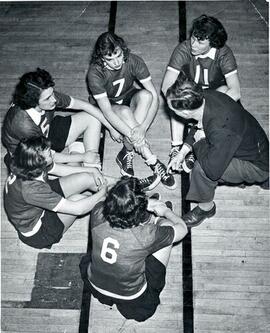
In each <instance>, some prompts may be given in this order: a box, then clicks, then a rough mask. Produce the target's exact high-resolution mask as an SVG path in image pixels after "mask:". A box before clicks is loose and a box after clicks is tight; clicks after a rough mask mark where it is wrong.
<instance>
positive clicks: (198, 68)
mask: <svg viewBox="0 0 270 333" xmlns="http://www.w3.org/2000/svg"><path fill="white" fill-rule="evenodd" d="M167 69H168V70H172V71H175V72H177V73H179V72H180V70H181V69H182V70H184V72H185V73H186V74H187V75H188V76H189V77H191V78H192V79H193V80H194V81H195V82H196V83H200V84H201V85H202V86H203V88H210V89H217V88H218V87H220V86H222V85H226V79H225V78H226V77H228V76H229V75H231V74H233V73H236V72H237V64H236V60H235V57H234V55H233V53H232V50H231V49H230V48H229V47H228V46H227V45H225V46H224V47H222V48H220V49H215V48H211V50H210V51H209V52H208V53H207V54H206V55H200V56H193V55H192V54H191V45H190V40H186V41H184V42H183V43H181V44H178V45H177V46H176V48H175V49H174V51H173V53H172V55H171V58H170V61H169V64H168V67H167Z"/></svg>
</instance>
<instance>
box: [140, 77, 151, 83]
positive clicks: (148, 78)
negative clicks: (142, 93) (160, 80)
mask: <svg viewBox="0 0 270 333" xmlns="http://www.w3.org/2000/svg"><path fill="white" fill-rule="evenodd" d="M151 80H152V78H151V76H148V77H147V78H146V79H142V80H139V81H140V82H141V83H144V82H148V81H151Z"/></svg>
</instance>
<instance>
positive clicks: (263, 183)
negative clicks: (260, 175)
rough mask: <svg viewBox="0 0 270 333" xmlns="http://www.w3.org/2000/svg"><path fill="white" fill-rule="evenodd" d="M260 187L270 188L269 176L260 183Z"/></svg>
mask: <svg viewBox="0 0 270 333" xmlns="http://www.w3.org/2000/svg"><path fill="white" fill-rule="evenodd" d="M260 187H261V188H262V189H263V190H269V178H267V179H266V180H265V181H264V182H262V183H260Z"/></svg>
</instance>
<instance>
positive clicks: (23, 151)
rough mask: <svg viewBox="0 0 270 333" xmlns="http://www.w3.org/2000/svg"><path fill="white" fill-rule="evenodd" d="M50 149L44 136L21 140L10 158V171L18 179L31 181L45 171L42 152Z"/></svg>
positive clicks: (48, 142)
mask: <svg viewBox="0 0 270 333" xmlns="http://www.w3.org/2000/svg"><path fill="white" fill-rule="evenodd" d="M48 148H50V141H49V140H48V139H47V138H45V137H44V136H38V137H32V138H29V139H22V140H21V141H20V142H19V143H18V145H17V147H16V150H15V152H14V154H13V156H12V158H11V165H10V170H11V172H12V173H13V174H15V175H16V176H17V177H18V178H21V179H23V180H32V179H34V178H36V177H39V176H40V175H41V174H42V173H43V172H44V171H45V172H46V171H47V162H46V160H45V158H44V156H43V155H42V152H43V151H44V150H46V149H48Z"/></svg>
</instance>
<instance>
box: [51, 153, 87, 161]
mask: <svg viewBox="0 0 270 333" xmlns="http://www.w3.org/2000/svg"><path fill="white" fill-rule="evenodd" d="M92 159H93V152H91V151H86V152H85V153H78V152H74V153H73V152H72V153H71V154H68V153H62V152H61V153H57V152H55V153H54V154H53V161H54V162H55V163H60V164H61V163H90V164H91V163H93V162H92Z"/></svg>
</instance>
